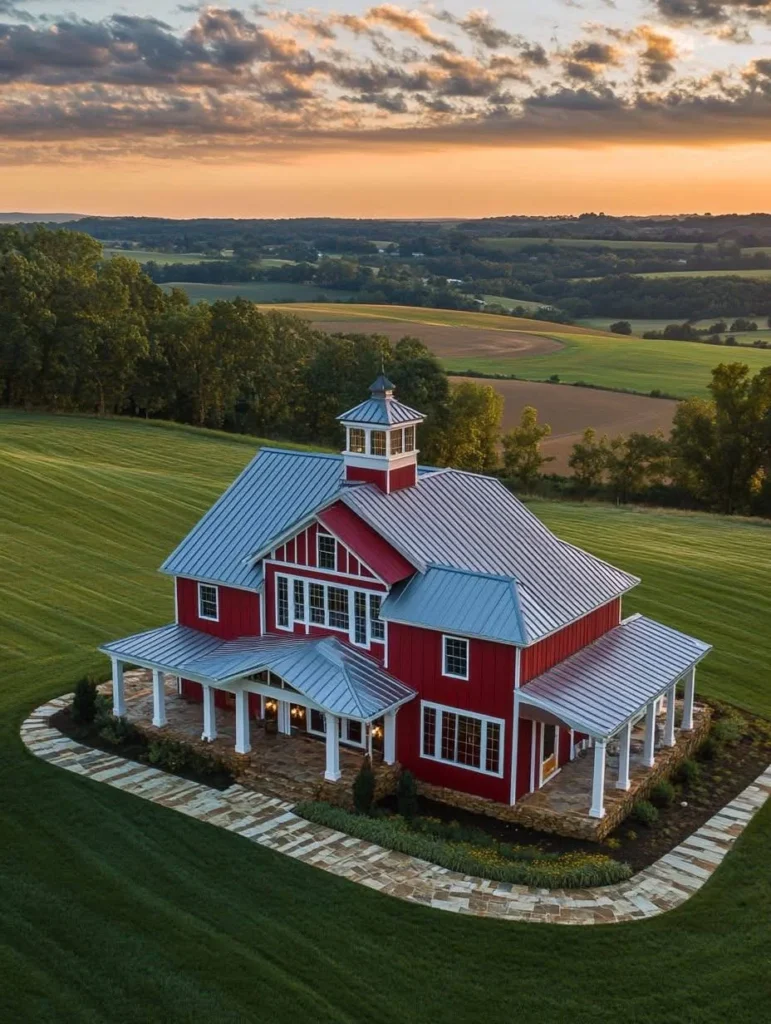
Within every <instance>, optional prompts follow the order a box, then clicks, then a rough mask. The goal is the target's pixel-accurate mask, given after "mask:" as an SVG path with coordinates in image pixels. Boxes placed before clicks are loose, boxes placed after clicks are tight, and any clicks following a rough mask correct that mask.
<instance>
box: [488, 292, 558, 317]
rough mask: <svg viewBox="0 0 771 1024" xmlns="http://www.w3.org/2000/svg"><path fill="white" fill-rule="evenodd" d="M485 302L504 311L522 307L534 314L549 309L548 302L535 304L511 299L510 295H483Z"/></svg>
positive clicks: (529, 300)
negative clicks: (501, 307) (538, 310)
mask: <svg viewBox="0 0 771 1024" xmlns="http://www.w3.org/2000/svg"><path fill="white" fill-rule="evenodd" d="M482 298H483V299H484V300H485V302H487V303H490V304H491V305H496V306H503V308H504V309H514V308H515V307H516V306H521V307H522V308H523V309H525V310H527V312H528V313H534V312H535V311H536V310H537V309H543V307H544V306H545V307H546V308H547V309H548V308H549V304H548V302H533V301H532V300H531V299H510V298H509V297H508V295H483V296H482Z"/></svg>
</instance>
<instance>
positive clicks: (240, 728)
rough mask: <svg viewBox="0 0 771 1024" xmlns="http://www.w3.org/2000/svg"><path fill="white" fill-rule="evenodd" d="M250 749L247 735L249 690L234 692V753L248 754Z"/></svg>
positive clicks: (249, 740) (249, 739)
mask: <svg viewBox="0 0 771 1024" xmlns="http://www.w3.org/2000/svg"><path fill="white" fill-rule="evenodd" d="M251 749H252V744H251V738H250V736H249V691H248V690H239V691H238V693H236V753H237V754H248V753H249V751H250V750H251Z"/></svg>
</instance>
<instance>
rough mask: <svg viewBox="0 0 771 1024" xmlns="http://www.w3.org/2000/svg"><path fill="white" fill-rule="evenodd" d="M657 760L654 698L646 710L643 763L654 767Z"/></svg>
mask: <svg viewBox="0 0 771 1024" xmlns="http://www.w3.org/2000/svg"><path fill="white" fill-rule="evenodd" d="M655 760H656V701H655V700H652V701H651V702H650V704H649V705H648V707H647V708H646V710H645V743H644V745H643V764H644V765H646V766H647V767H648V768H652V767H653V762H654V761H655Z"/></svg>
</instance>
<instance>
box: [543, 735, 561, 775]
mask: <svg viewBox="0 0 771 1024" xmlns="http://www.w3.org/2000/svg"><path fill="white" fill-rule="evenodd" d="M558 739H559V729H558V728H557V726H556V725H547V724H546V723H545V722H544V723H543V724H542V725H541V785H543V783H544V782H546V780H547V779H548V778H549V776H550V775H553V774H554V773H555V772H556V770H557V741H558Z"/></svg>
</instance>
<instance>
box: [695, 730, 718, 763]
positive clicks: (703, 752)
mask: <svg viewBox="0 0 771 1024" xmlns="http://www.w3.org/2000/svg"><path fill="white" fill-rule="evenodd" d="M719 750H720V744H719V743H718V741H717V740H716V739H715V737H714V736H707V738H706V739H705V740H704V742H703V743H702V745H701V746H700V747H699V757H700V758H701V759H702V760H704V761H713V760H714V759H715V758H716V757H717V754H718V751H719Z"/></svg>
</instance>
